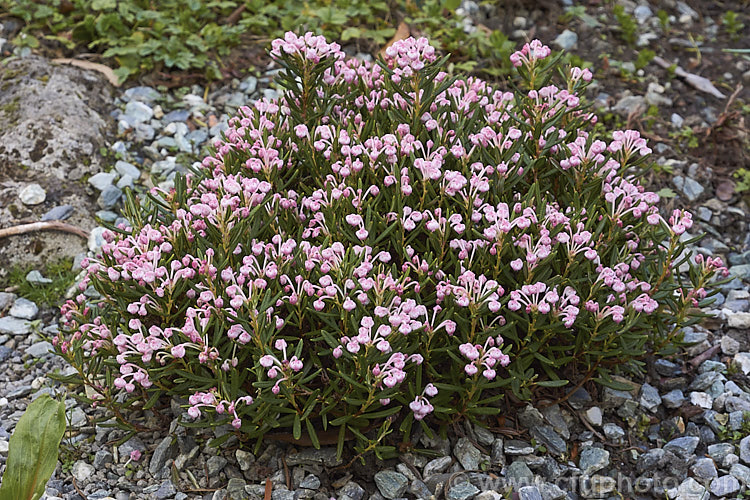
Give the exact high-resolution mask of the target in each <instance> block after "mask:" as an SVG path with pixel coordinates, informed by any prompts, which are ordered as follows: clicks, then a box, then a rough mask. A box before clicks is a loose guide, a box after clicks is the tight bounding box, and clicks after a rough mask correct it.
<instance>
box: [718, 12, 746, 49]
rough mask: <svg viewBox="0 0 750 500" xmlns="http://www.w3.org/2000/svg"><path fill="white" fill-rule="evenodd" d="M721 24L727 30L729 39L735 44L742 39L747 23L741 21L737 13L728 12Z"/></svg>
mask: <svg viewBox="0 0 750 500" xmlns="http://www.w3.org/2000/svg"><path fill="white" fill-rule="evenodd" d="M721 23H722V24H723V25H724V28H726V30H727V33H728V34H729V38H731V39H732V40H734V41H735V42H736V41H737V40H739V39H740V32H741V31H742V30H743V29H745V23H743V22H742V21H740V19H739V16H738V15H737V13H736V12H734V11H732V10H728V11H726V12H725V13H724V17H723V18H722V19H721Z"/></svg>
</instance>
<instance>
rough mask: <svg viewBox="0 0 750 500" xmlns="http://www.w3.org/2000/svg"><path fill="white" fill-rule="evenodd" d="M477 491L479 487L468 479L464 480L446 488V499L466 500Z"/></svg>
mask: <svg viewBox="0 0 750 500" xmlns="http://www.w3.org/2000/svg"><path fill="white" fill-rule="evenodd" d="M477 493H479V488H477V487H476V486H474V485H473V484H471V483H470V482H468V481H464V482H463V483H459V484H457V485H455V486H453V487H452V488H451V489H449V490H448V500H468V499H469V498H472V497H474V495H476V494H477Z"/></svg>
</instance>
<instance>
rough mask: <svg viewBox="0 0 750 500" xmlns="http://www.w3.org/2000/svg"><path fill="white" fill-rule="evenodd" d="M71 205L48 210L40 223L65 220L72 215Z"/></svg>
mask: <svg viewBox="0 0 750 500" xmlns="http://www.w3.org/2000/svg"><path fill="white" fill-rule="evenodd" d="M74 210H75V209H74V208H73V205H59V206H56V207H55V208H52V209H50V210H48V211H47V212H45V213H44V215H42V218H41V219H40V220H41V221H42V222H46V221H50V220H65V219H67V218H68V217H70V216H71V215H72V214H73V211H74Z"/></svg>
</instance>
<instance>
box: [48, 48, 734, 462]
mask: <svg viewBox="0 0 750 500" xmlns="http://www.w3.org/2000/svg"><path fill="white" fill-rule="evenodd" d="M271 55H272V56H273V57H274V59H275V60H276V61H277V63H278V64H280V65H281V66H282V67H283V69H284V72H282V74H281V75H280V76H279V80H278V81H279V83H280V84H281V85H282V86H283V87H284V88H285V89H286V94H285V96H284V97H283V98H282V99H280V100H279V101H277V102H276V101H268V100H261V101H257V102H255V103H254V105H253V106H252V107H243V108H241V110H240V114H239V116H237V117H235V118H233V119H232V120H231V126H230V128H229V129H228V130H227V132H226V134H225V137H224V139H223V140H221V141H218V142H217V143H216V144H215V153H214V154H213V155H212V156H209V157H207V158H205V159H204V160H203V162H202V165H201V167H200V168H198V169H196V170H195V171H194V172H192V173H191V174H190V175H188V176H186V177H184V178H178V179H177V180H176V183H175V187H174V189H173V190H170V191H169V192H161V191H158V190H157V191H154V192H153V193H152V197H151V199H150V200H148V201H146V202H144V203H141V204H140V205H139V204H136V203H131V204H130V206H129V209H128V211H129V218H130V220H131V225H132V226H131V227H120V228H119V229H118V230H117V231H116V232H112V233H109V234H107V236H106V239H107V244H105V245H104V246H103V247H102V252H101V255H100V256H98V257H97V258H96V259H93V260H91V261H90V262H86V263H84V265H85V267H86V268H87V271H88V277H87V278H86V279H85V280H84V282H83V283H81V285H80V288H81V290H84V289H85V288H86V287H87V286H89V285H93V286H94V287H95V288H96V290H98V292H99V293H100V294H101V296H102V299H101V300H99V301H97V302H91V301H89V300H87V299H86V298H85V297H84V295H83V294H81V295H79V296H78V297H77V298H76V300H74V301H71V302H69V303H68V304H67V305H66V306H65V307H64V308H63V315H64V320H65V322H66V328H65V330H64V332H63V333H61V334H60V336H59V337H58V338H57V339H55V340H56V346H57V350H58V352H59V353H60V354H62V355H63V356H64V357H65V358H66V359H67V360H68V361H69V362H70V363H71V364H72V365H73V366H75V367H76V368H78V369H79V371H80V379H81V381H82V382H83V383H85V384H87V385H89V386H91V388H92V389H93V390H94V394H95V395H96V397H95V398H94V399H95V400H96V402H97V403H100V404H101V403H103V404H106V405H108V406H110V407H112V408H113V409H115V410H116V411H117V410H118V408H120V407H121V406H122V405H127V404H129V403H131V402H133V401H146V400H148V402H147V403H146V405H145V406H147V407H148V406H149V405H151V404H153V403H154V402H155V401H156V400H157V399H158V396H159V395H163V394H170V395H173V396H178V397H182V398H184V400H185V401H186V405H185V408H186V410H187V414H188V415H189V417H190V419H194V420H195V422H196V423H199V424H201V425H210V424H219V423H230V424H231V425H232V426H234V427H235V428H236V429H238V430H239V431H240V433H241V435H243V436H244V437H262V436H263V435H264V434H265V433H267V432H269V431H271V430H272V429H274V428H276V427H280V428H285V429H292V431H293V434H294V436H296V437H299V436H300V435H301V434H302V432H303V430H304V431H305V432H306V433H309V435H310V438H311V439H312V442H313V443H314V444H317V443H318V433H319V432H321V431H323V430H326V431H328V432H331V431H333V432H338V436H339V446H340V447H341V446H342V445H343V443H344V440H345V439H346V438H347V436H352V435H353V436H354V437H356V439H357V441H358V443H359V448H358V450H359V451H360V452H362V451H366V450H371V449H376V451H378V452H381V453H388V452H390V451H391V450H392V448H388V447H382V446H381V444H382V439H383V437H384V436H385V435H386V434H388V432H389V431H390V430H392V429H393V428H394V427H393V424H395V425H398V426H399V429H400V430H401V431H403V432H404V433H405V434H406V435H407V436H408V435H409V432H410V430H411V429H412V426H413V424H414V422H415V421H421V423H422V425H424V422H425V420H423V419H425V418H427V421H428V422H430V421H431V422H434V423H438V424H440V423H449V422H454V421H456V420H458V419H464V418H470V419H477V418H480V419H481V418H482V416H485V415H492V414H496V413H497V412H498V411H499V409H498V408H499V400H500V399H501V398H502V396H503V394H504V393H505V392H507V391H512V392H513V393H515V394H516V395H517V396H518V397H520V398H529V397H532V396H533V395H534V393H535V391H538V390H540V389H543V390H548V391H550V390H554V389H549V388H554V387H561V386H565V385H566V384H568V383H569V381H573V382H574V383H577V382H579V381H581V380H584V379H586V378H594V379H596V380H598V381H600V382H602V383H605V384H606V383H612V380H611V379H610V377H609V373H610V372H611V370H612V369H613V367H615V366H617V365H621V364H622V363H630V364H631V365H632V364H633V362H634V360H637V358H638V357H639V356H641V355H643V354H644V352H645V349H646V348H647V347H649V346H651V347H653V348H659V347H661V346H663V345H665V344H666V343H668V342H670V341H671V340H673V339H675V338H678V337H679V332H680V329H681V328H682V327H683V326H685V325H688V324H691V323H693V322H695V321H697V317H696V316H695V309H694V307H695V306H696V305H699V304H701V303H702V301H704V300H705V298H706V296H707V295H710V293H709V292H708V291H707V289H706V286H707V284H708V283H709V281H710V280H711V279H712V276H713V275H714V274H715V273H716V271H719V270H720V271H722V272H723V271H725V269H724V268H723V266H722V264H721V262H720V261H718V260H713V259H710V258H707V259H703V258H702V257H701V256H697V257H696V258H695V259H693V258H692V256H691V255H690V254H689V253H687V252H686V250H685V242H681V241H680V235H681V234H682V233H684V232H685V231H686V230H687V229H689V228H690V227H691V225H692V219H691V215H690V214H689V213H688V212H684V211H681V210H676V211H674V212H673V213H672V214H665V216H664V217H663V216H662V215H660V212H659V196H657V195H656V194H655V193H652V192H649V191H646V190H645V189H644V187H643V186H641V185H640V184H639V183H638V181H637V180H636V178H634V177H633V175H632V174H633V173H634V172H638V171H639V168H641V167H642V166H643V165H644V162H645V161H647V160H646V159H647V155H648V154H649V153H650V149H649V148H648V147H647V145H646V141H645V140H644V139H643V138H641V137H640V136H639V134H638V132H636V131H632V130H626V131H613V132H612V133H611V137H609V136H608V137H606V138H605V137H601V138H599V137H596V136H594V135H593V134H592V132H591V130H592V125H593V124H594V123H595V122H596V116H594V115H593V114H591V113H589V112H587V111H586V110H585V108H584V107H583V106H582V104H581V101H580V98H579V95H580V93H581V92H582V91H583V89H584V88H585V87H586V86H587V84H588V83H589V81H590V80H591V73H590V72H589V71H588V70H586V69H581V68H577V67H573V68H566V69H562V68H560V67H559V63H558V60H559V59H558V58H554V57H550V50H549V48H548V47H546V46H544V45H542V44H541V43H540V42H538V41H534V42H532V43H531V44H527V45H525V46H524V47H523V49H522V50H521V51H519V52H516V53H515V54H513V56H512V57H511V62H512V63H513V65H514V66H515V67H516V68H517V72H518V75H517V76H518V78H517V81H516V82H515V83H514V85H517V87H514V88H515V89H516V90H515V91H513V92H511V91H502V90H499V89H498V88H495V87H493V86H491V85H489V84H488V83H486V82H484V81H481V80H478V79H475V78H466V79H463V78H456V77H451V76H449V75H448V74H446V73H445V72H444V71H442V70H443V68H444V63H445V58H439V57H438V56H437V54H436V53H435V50H434V49H433V47H431V46H430V45H429V44H428V42H427V40H425V39H419V40H415V39H413V38H410V39H408V40H403V41H399V42H397V43H395V44H394V45H393V46H391V47H390V48H389V49H388V50H387V51H386V54H385V57H384V58H383V59H381V60H379V61H378V62H377V63H376V64H370V63H367V62H361V61H358V60H356V59H347V58H346V57H345V56H344V54H343V53H342V52H341V50H340V48H339V46H338V45H337V44H335V43H328V42H327V41H326V40H325V39H323V38H322V37H317V36H313V35H311V34H306V35H304V36H302V37H297V36H295V35H294V34H291V33H289V34H287V36H286V37H285V38H284V39H283V40H281V39H280V40H276V41H274V42H273V44H272V50H271ZM681 266H682V270H683V271H686V272H683V273H679V272H678V268H680V267H681ZM544 388H548V389H544ZM559 390H560V389H558V391H559ZM190 419H187V421H186V423H187V424H190ZM425 429H429V428H428V427H425Z"/></svg>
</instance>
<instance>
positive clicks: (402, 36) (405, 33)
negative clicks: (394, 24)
mask: <svg viewBox="0 0 750 500" xmlns="http://www.w3.org/2000/svg"><path fill="white" fill-rule="evenodd" d="M409 35H411V31H409V25H408V24H406V23H405V22H403V21H401V24H399V25H398V28H397V29H396V34H395V35H393V38H391V39H390V40H388V43H386V44H385V45H383V48H381V49H380V52H379V54H380V55H381V56H385V50H386V49H387V48H388V47H390V46H391V45H393V44H394V43H396V42H398V41H399V40H406V39H407V38H409Z"/></svg>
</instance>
